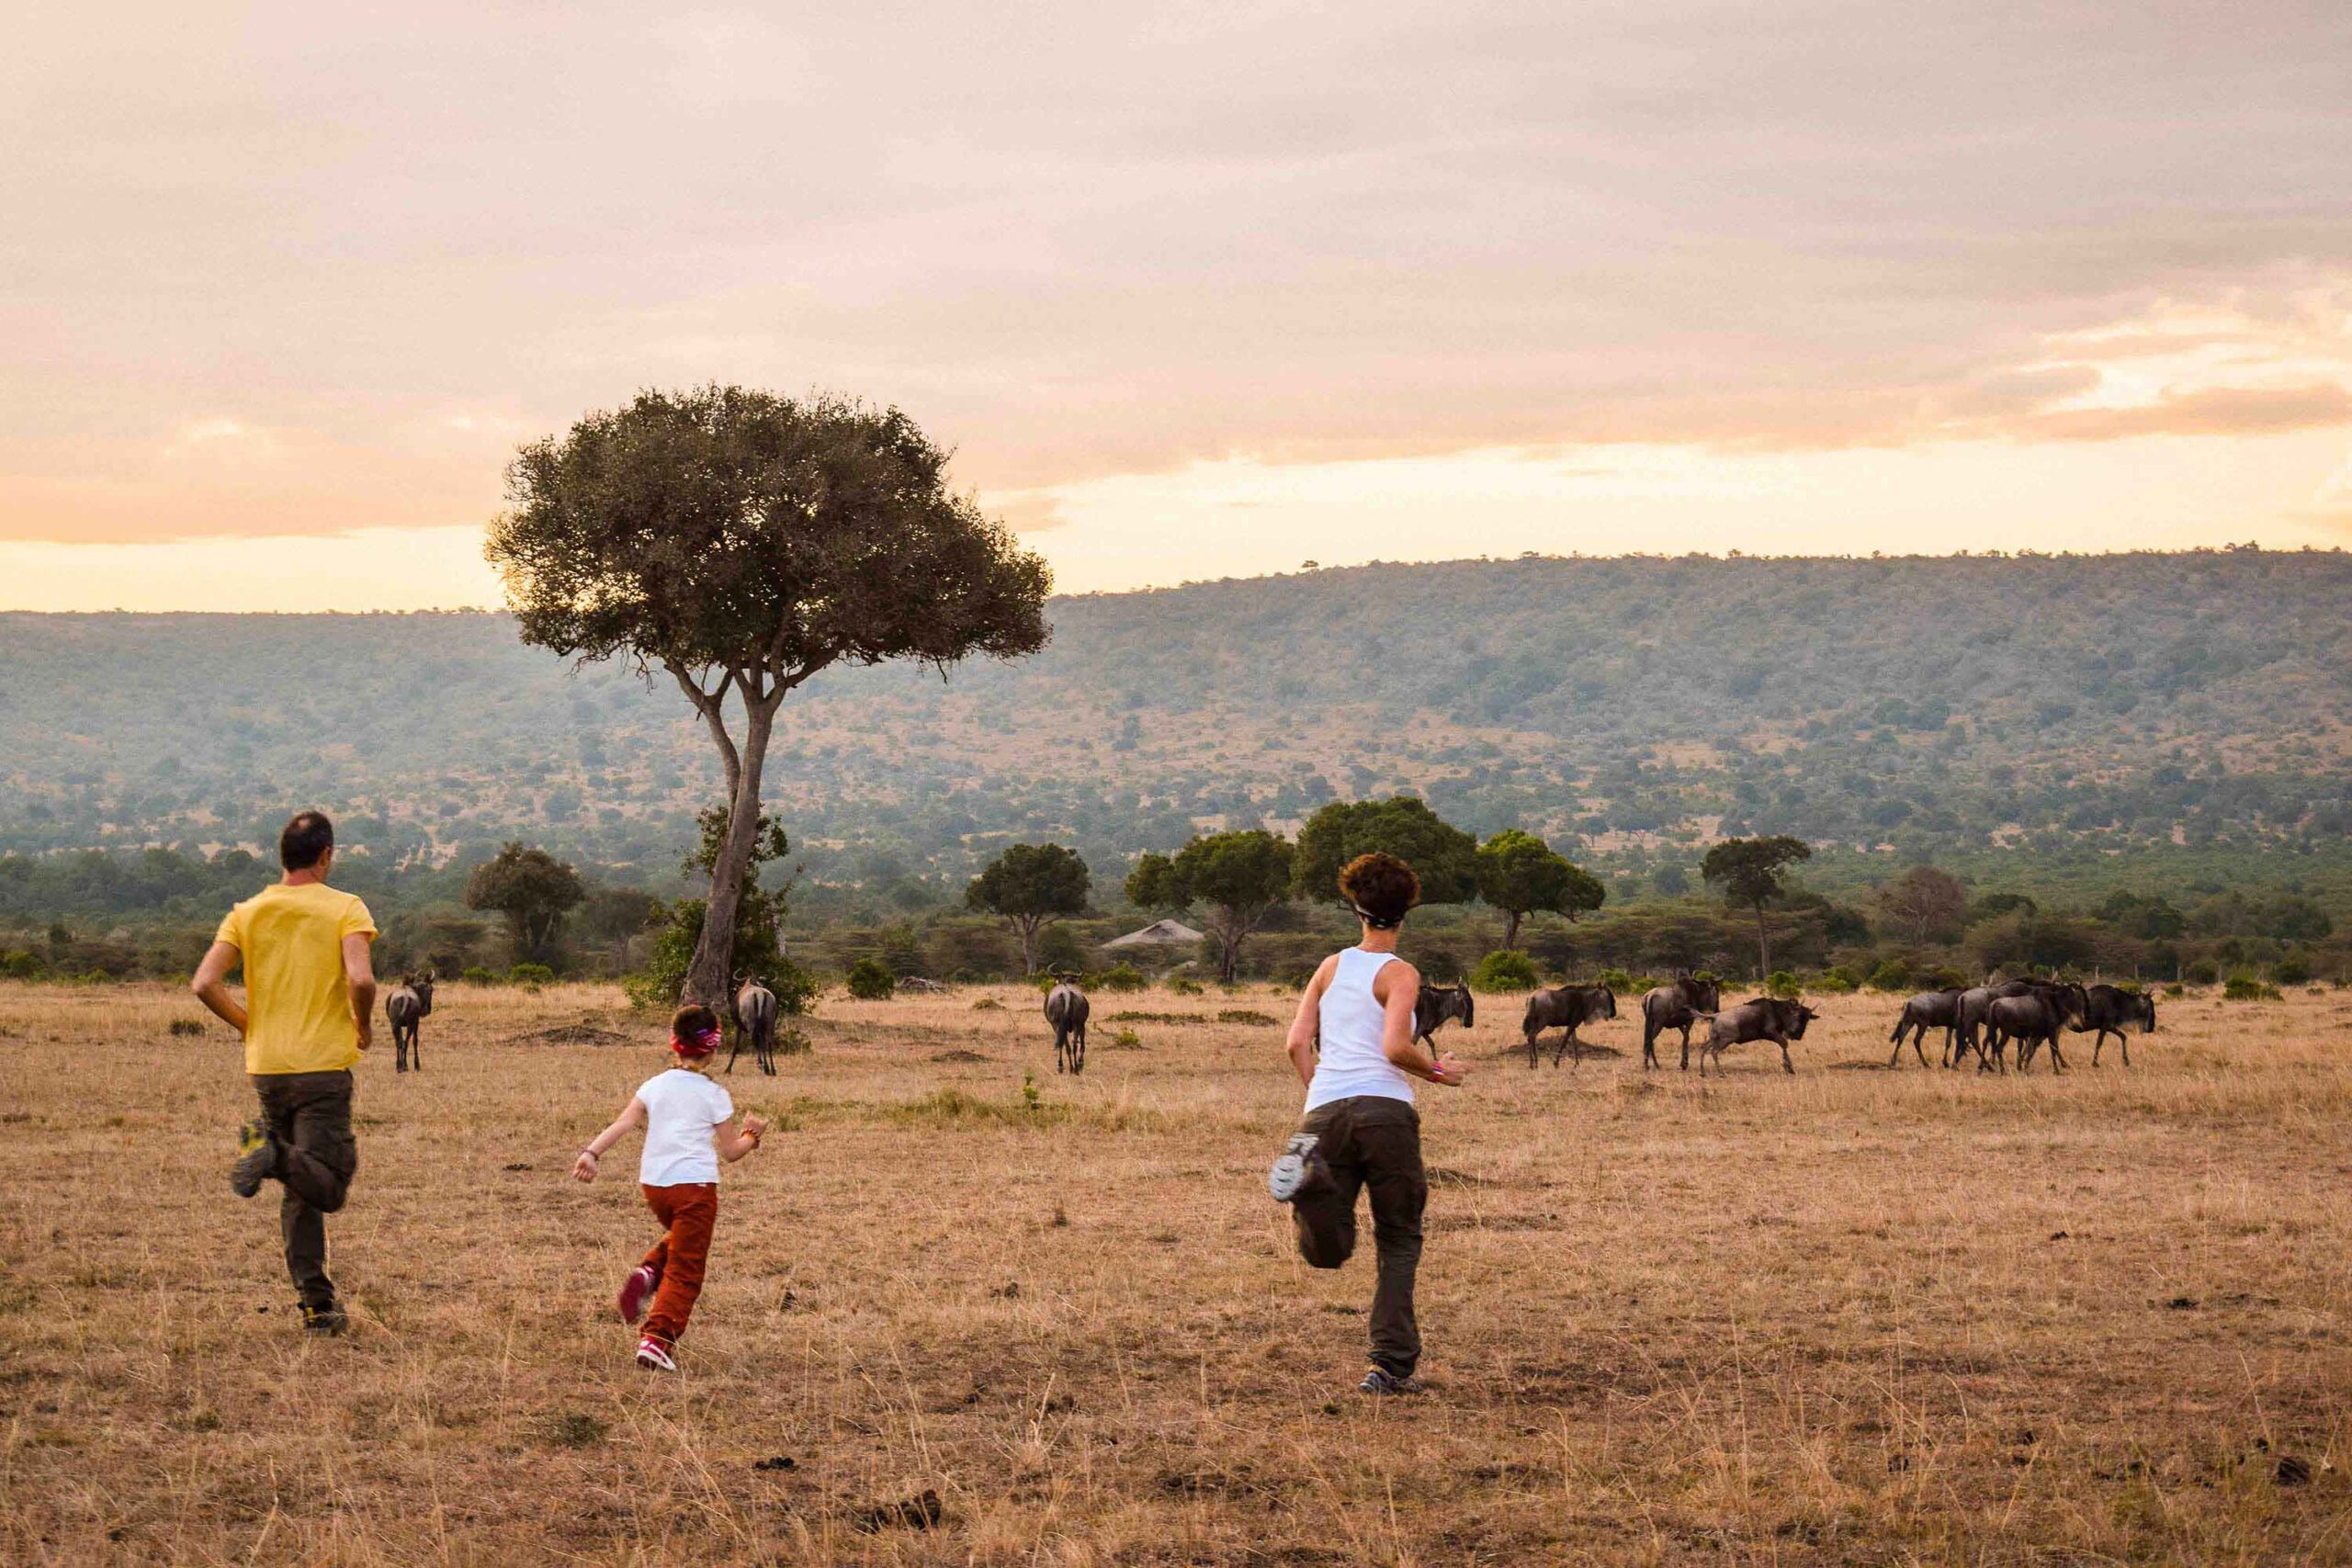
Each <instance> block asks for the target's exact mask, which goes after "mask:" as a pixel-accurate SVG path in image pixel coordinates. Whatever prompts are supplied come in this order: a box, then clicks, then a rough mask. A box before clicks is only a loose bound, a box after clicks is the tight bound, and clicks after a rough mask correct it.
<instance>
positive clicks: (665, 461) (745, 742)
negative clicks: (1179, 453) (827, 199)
mask: <svg viewBox="0 0 2352 1568" xmlns="http://www.w3.org/2000/svg"><path fill="white" fill-rule="evenodd" d="M946 466H947V453H946V452H945V451H944V449H943V448H941V447H940V446H936V445H934V444H933V442H932V441H931V439H930V438H929V437H927V436H926V435H924V434H923V433H922V431H921V430H920V429H919V428H917V427H916V425H915V423H914V422H913V421H912V420H910V419H909V418H908V417H907V416H906V415H905V414H903V413H901V412H899V411H898V410H897V409H883V410H876V409H874V408H870V407H868V406H866V405H865V404H862V403H858V402H854V401H852V400H847V399H842V398H837V397H830V396H819V397H810V398H808V399H804V400H796V399H792V398H785V397H778V396H775V395H774V394H772V393H766V392H758V391H752V390H747V389H743V388H741V387H707V388H702V389H697V390H695V391H690V392H652V391H649V392H642V393H639V396H638V398H637V400H635V401H634V402H632V403H630V404H629V405H628V407H627V408H624V409H620V410H617V411H614V412H601V413H594V414H591V415H589V416H588V417H587V418H585V419H583V420H582V421H581V422H580V423H577V424H575V425H573V426H572V428H571V432H570V434H567V435H565V436H563V437H562V438H561V439H560V440H558V439H554V438H550V439H548V440H543V441H538V442H535V443H533V444H532V445H530V446H526V447H524V448H523V449H522V450H521V451H520V452H519V453H517V454H516V456H515V461H514V464H513V465H512V467H510V468H509V469H508V470H507V500H508V502H509V510H508V511H506V512H505V513H503V514H502V515H500V516H499V517H498V518H496V519H495V520H494V521H493V522H492V524H491V526H490V535H489V540H488V544H487V547H486V553H487V555H488V557H489V558H490V561H491V563H492V565H494V566H495V567H497V568H498V569H499V571H500V572H501V574H502V575H503V577H504V579H505V582H506V597H507V603H508V604H509V606H510V607H511V608H512V609H513V610H514V612H515V617H516V619H517V621H518V622H519V625H520V630H521V633H522V637H523V640H524V641H525V642H526V643H531V644H534V645H536V646H537V647H541V648H546V649H551V650H552V651H554V652H556V653H559V654H562V655H564V656H566V657H569V658H576V659H579V660H582V661H594V660H605V659H612V658H615V657H619V658H622V659H626V660H629V661H630V662H632V663H634V664H635V665H636V666H637V667H638V668H639V669H640V670H648V671H650V670H651V669H652V668H654V667H655V666H659V667H660V668H662V669H663V670H666V671H669V673H670V675H671V677H672V678H673V680H674V681H675V682H677V685H678V689H679V690H680V691H681V692H682V693H684V695H685V697H686V700H687V701H688V702H690V703H692V704H693V705H694V707H695V712H696V713H698V714H700V715H701V716H702V719H703V722H704V724H705V725H706V726H707V728H708V729H709V731H710V736H711V740H712V742H713V744H714V745H715V746H716V747H717V748H718V755H719V761H720V763H721V764H722V766H723V767H724V769H725V772H726V781H727V820H728V821H729V823H730V824H731V827H730V829H729V833H728V836H727V838H726V839H725V840H723V841H722V843H721V844H720V845H719V847H718V854H717V855H716V856H715V857H714V859H713V863H712V866H711V873H710V894H709V897H708V899H707V903H706V907H705V909H704V911H703V917H702V920H701V932H700V936H699V937H698V939H697V946H696V948H695V955H694V961H693V963H692V964H691V965H690V966H689V968H688V971H687V974H686V976H685V981H684V996H685V997H686V998H688V999H690V1000H694V1001H699V1002H718V1001H720V1000H722V999H723V994H724V992H725V991H726V989H727V985H728V980H729V975H728V969H729V961H730V959H731V957H732V955H733V953H734V947H735V927H736V923H737V920H738V919H739V917H740V914H741V904H742V897H743V879H744V876H745V874H746V873H747V872H748V871H749V870H750V868H751V865H752V855H753V851H754V849H755V847H756V840H757V834H758V832H759V825H760V822H761V819H762V818H761V813H760V785H761V779H762V775H763V770H764V768H765V766H766V762H767V751H768V744H769V739H770V737H771V736H772V735H773V733H774V731H775V716H776V709H777V708H778V706H779V705H781V704H782V703H783V701H784V699H785V696H786V694H788V693H789V692H791V691H792V690H793V688H795V687H797V686H798V685H800V684H801V683H802V682H805V681H807V680H808V679H809V677H810V676H812V675H814V674H816V673H817V672H818V671H820V670H823V669H824V668H826V667H827V666H829V665H831V664H834V663H838V662H841V661H843V660H846V661H848V662H850V663H854V664H877V663H880V662H881V661H883V660H889V659H913V660H922V662H924V663H928V664H931V665H933V666H934V667H936V668H937V669H939V670H941V671H945V670H946V668H947V667H948V666H949V665H951V664H954V663H956V662H958V661H959V660H963V659H965V658H967V657H968V656H970V655H972V654H975V653H985V654H989V655H993V656H995V657H998V658H1012V657H1015V656H1018V655H1021V654H1026V653H1034V652H1035V651H1036V650H1037V649H1040V648H1042V647H1044V646H1045V644H1046V637H1047V629H1046V618H1045V598H1046V590H1047V587H1048V585H1049V583H1050V581H1051V579H1050V575H1049V574H1048V572H1047V571H1046V565H1045V563H1044V561H1042V560H1041V559H1039V558H1037V557H1036V556H1035V555H1032V554H1030V553H1029V552H1027V551H1025V550H1023V549H1021V548H1019V547H1017V546H1016V545H1015V544H1014V543H1013V540H1012V536H1011V535H1010V534H1009V533H1008V532H1007V531H1006V530H1005V528H1004V527H1003V525H1001V524H999V523H996V522H993V521H991V520H989V518H986V517H984V516H982V515H981V514H980V513H979V510H978V507H977V506H976V505H975V504H974V502H971V501H970V500H969V499H967V498H966V497H964V496H960V495H958V494H956V492H955V491H952V490H951V489H949V487H948V483H947V477H946ZM730 699H731V700H732V702H733V704H734V705H735V708H736V710H737V711H738V712H739V713H740V715H741V719H740V722H741V733H740V735H739V733H738V732H737V731H736V730H735V729H734V728H730V720H729V701H730Z"/></svg>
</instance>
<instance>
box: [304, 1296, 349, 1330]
mask: <svg viewBox="0 0 2352 1568" xmlns="http://www.w3.org/2000/svg"><path fill="white" fill-rule="evenodd" d="M350 1326H351V1319H350V1317H349V1316H348V1315H347V1314H345V1312H344V1310H343V1307H342V1305H341V1304H340V1303H335V1302H329V1303H327V1304H326V1305H324V1306H305V1307H303V1309H302V1329H303V1332H305V1333H307V1334H318V1335H331V1334H340V1333H342V1332H343V1331H344V1330H345V1329H346V1328H349V1327H350Z"/></svg>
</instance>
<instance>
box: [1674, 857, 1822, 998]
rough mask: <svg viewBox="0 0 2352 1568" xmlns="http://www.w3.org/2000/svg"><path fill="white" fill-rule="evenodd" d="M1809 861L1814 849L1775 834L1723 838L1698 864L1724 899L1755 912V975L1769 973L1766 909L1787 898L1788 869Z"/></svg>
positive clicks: (1770, 967) (1702, 874)
mask: <svg viewBox="0 0 2352 1568" xmlns="http://www.w3.org/2000/svg"><path fill="white" fill-rule="evenodd" d="M1812 858H1813V848H1812V846H1811V845H1809V844H1807V843H1806V842H1805V841H1804V840H1802V839H1792V838H1790V837H1788V836H1787V835H1785V834H1774V835H1772V836H1770V837H1769V838H1758V839H1725V840H1723V841H1722V842H1720V843H1717V844H1714V845H1712V846H1711V847H1710V848H1709V849H1708V851H1707V856H1706V859H1704V860H1702V861H1701V862H1700V863H1699V874H1700V875H1701V876H1703V877H1705V878H1706V879H1707V880H1708V881H1709V882H1711V883H1713V884H1715V885H1716V886H1719V887H1721V888H1722V889H1723V890H1724V897H1725V898H1727V899H1729V900H1730V901H1731V902H1732V903H1735V904H1745V905H1747V907H1748V908H1751V909H1754V910H1755V911H1756V953H1757V968H1756V972H1757V973H1758V974H1759V975H1770V973H1771V972H1772V951H1771V942H1770V938H1769V937H1768V936H1767V935H1766V933H1765V929H1764V908H1765V906H1766V905H1768V904H1772V903H1776V902H1778V901H1779V900H1781V899H1782V898H1785V897H1788V892H1789V888H1788V883H1787V880H1786V877H1785V873H1786V871H1787V869H1788V868H1789V867H1790V866H1792V865H1794V864H1795V863H1797V862H1799V861H1804V860H1811V859H1812Z"/></svg>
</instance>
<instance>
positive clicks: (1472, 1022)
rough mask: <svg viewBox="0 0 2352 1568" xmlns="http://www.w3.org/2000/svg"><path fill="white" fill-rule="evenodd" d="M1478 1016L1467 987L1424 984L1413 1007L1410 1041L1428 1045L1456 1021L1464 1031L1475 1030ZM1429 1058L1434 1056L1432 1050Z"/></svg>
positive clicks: (1475, 1005)
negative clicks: (1440, 1031) (1412, 1039)
mask: <svg viewBox="0 0 2352 1568" xmlns="http://www.w3.org/2000/svg"><path fill="white" fill-rule="evenodd" d="M1477 1013H1478V1007H1477V1004H1476V1002H1475V1001H1473V1000H1472V999H1471V996H1470V987H1467V986H1431V985H1426V984H1424V985H1423V986H1422V987H1421V994H1420V997H1419V999H1418V1000H1416V1001H1415V1002H1414V1003H1413V1038H1414V1039H1416V1040H1420V1041H1427V1040H1428V1039H1429V1038H1430V1036H1431V1035H1433V1034H1435V1033H1436V1032H1438V1031H1439V1030H1441V1029H1442V1028H1444V1027H1445V1026H1446V1025H1447V1024H1448V1023H1450V1022H1452V1021H1453V1020H1455V1019H1460V1020H1461V1021H1462V1027H1463V1028H1464V1029H1471V1028H1475V1027H1476V1023H1477ZM1431 1054H1432V1055H1434V1054H1435V1052H1434V1050H1432V1052H1431Z"/></svg>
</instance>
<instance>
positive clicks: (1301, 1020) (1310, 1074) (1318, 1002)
mask: <svg viewBox="0 0 2352 1568" xmlns="http://www.w3.org/2000/svg"><path fill="white" fill-rule="evenodd" d="M1339 962H1340V961H1339V960H1338V959H1337V958H1327V959H1325V960H1324V961H1323V962H1322V963H1321V964H1317V966H1316V970H1315V977H1314V978H1313V979H1311V980H1309V981H1307V982H1306V990H1304V991H1302V992H1300V993H1299V997H1298V1013H1297V1015H1296V1016H1295V1017H1294V1018H1293V1019H1292V1020H1291V1021H1290V1037H1289V1038H1288V1039H1287V1040H1286V1041H1284V1042H1283V1047H1284V1049H1286V1050H1288V1051H1289V1052H1290V1064H1291V1066H1294V1067H1295V1068H1297V1069H1298V1081H1299V1082H1300V1083H1303V1084H1307V1083H1313V1082H1314V1081H1315V1035H1316V1032H1317V1028H1318V1027H1319V1026H1320V1024H1321V1022H1322V1016H1323V993H1324V992H1325V991H1326V990H1327V989H1329V987H1330V984H1331V971H1332V970H1333V969H1334V968H1336V967H1338V965H1339Z"/></svg>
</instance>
